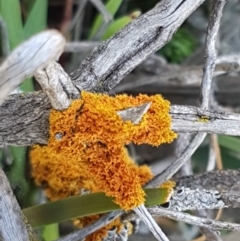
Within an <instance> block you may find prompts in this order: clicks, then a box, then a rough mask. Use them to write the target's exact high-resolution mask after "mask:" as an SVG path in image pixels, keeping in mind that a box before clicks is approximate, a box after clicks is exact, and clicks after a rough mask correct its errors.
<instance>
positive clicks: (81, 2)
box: [70, 0, 88, 31]
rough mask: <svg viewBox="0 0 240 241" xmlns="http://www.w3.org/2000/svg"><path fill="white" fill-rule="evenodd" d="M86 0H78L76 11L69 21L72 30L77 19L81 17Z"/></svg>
mask: <svg viewBox="0 0 240 241" xmlns="http://www.w3.org/2000/svg"><path fill="white" fill-rule="evenodd" d="M87 1H88V0H79V3H78V9H77V12H76V14H75V16H74V18H73V20H72V22H71V25H70V30H71V31H72V30H73V28H74V27H75V25H76V23H77V22H78V20H79V19H81V17H82V15H83V11H84V9H85V6H86V4H87Z"/></svg>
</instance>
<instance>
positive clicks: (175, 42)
mask: <svg viewBox="0 0 240 241" xmlns="http://www.w3.org/2000/svg"><path fill="white" fill-rule="evenodd" d="M196 45H197V40H196V38H195V37H194V36H193V35H192V34H191V33H190V32H189V31H188V30H187V29H186V28H180V29H179V30H178V31H177V32H176V33H175V34H174V35H173V38H172V40H171V41H170V42H169V43H168V44H166V45H165V46H164V47H163V48H162V49H160V51H159V52H158V53H160V54H161V55H163V56H164V57H166V58H167V60H168V61H169V62H171V63H181V62H182V61H183V60H184V59H185V58H186V57H188V56H190V55H191V54H192V53H193V51H194V50H195V48H196Z"/></svg>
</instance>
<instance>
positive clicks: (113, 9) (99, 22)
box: [89, 0, 123, 39]
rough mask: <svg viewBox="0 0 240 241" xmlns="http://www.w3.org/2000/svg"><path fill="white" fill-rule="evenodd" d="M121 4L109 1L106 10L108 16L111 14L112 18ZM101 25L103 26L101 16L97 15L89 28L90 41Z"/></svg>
mask: <svg viewBox="0 0 240 241" xmlns="http://www.w3.org/2000/svg"><path fill="white" fill-rule="evenodd" d="M122 2H123V0H109V1H108V2H107V4H106V9H107V10H108V12H109V13H110V14H112V16H113V17H114V15H115V14H116V12H117V10H118V9H119V7H120V6H121V4H122ZM102 24H103V17H102V15H101V14H98V15H97V17H96V19H95V20H94V23H93V26H92V28H91V31H90V35H89V39H91V38H92V37H93V36H94V35H95V34H96V32H97V31H98V30H99V28H100V27H101V25H102Z"/></svg>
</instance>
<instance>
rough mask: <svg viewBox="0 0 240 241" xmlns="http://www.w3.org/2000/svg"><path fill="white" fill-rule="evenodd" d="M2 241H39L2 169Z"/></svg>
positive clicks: (0, 225)
mask: <svg viewBox="0 0 240 241" xmlns="http://www.w3.org/2000/svg"><path fill="white" fill-rule="evenodd" d="M0 189H1V198H0V207H1V218H0V227H1V232H0V240H3V241H13V240H16V241H23V240H24V241H37V240H38V239H37V237H36V236H35V233H34V231H33V230H32V228H31V226H30V225H29V224H28V223H27V220H26V218H25V217H24V216H23V214H22V211H21V209H20V207H19V205H18V202H17V200H16V197H15V196H14V194H13V192H12V189H11V187H10V185H9V182H8V179H7V177H6V175H5V173H4V172H3V171H2V169H1V168H0Z"/></svg>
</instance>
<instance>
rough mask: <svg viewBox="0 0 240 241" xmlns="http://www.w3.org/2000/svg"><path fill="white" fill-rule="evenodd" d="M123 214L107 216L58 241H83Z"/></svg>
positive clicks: (120, 212) (117, 212)
mask: <svg viewBox="0 0 240 241" xmlns="http://www.w3.org/2000/svg"><path fill="white" fill-rule="evenodd" d="M122 214H123V211H115V212H111V213H108V214H105V215H104V216H103V217H101V218H100V219H98V220H97V221H96V222H94V223H93V224H90V225H88V226H86V227H84V228H82V229H81V230H78V231H75V232H73V233H70V234H68V235H66V236H65V237H62V238H60V239H58V240H57V241H78V240H82V239H84V238H86V236H88V235H90V234H92V233H94V232H95V231H97V230H98V229H100V228H102V227H104V226H106V225H107V224H109V223H111V222H112V221H113V220H114V219H116V218H117V217H119V216H120V215H122Z"/></svg>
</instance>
